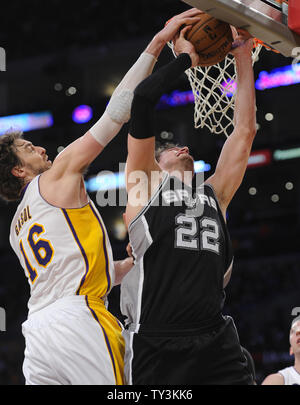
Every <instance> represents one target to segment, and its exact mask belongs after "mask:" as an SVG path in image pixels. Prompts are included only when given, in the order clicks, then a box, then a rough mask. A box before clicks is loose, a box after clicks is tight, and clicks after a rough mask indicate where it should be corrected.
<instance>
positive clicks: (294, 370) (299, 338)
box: [262, 316, 300, 385]
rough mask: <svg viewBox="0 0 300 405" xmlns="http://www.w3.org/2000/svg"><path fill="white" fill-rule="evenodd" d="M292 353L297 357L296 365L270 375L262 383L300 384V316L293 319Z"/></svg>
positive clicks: (291, 334) (291, 331)
mask: <svg viewBox="0 0 300 405" xmlns="http://www.w3.org/2000/svg"><path fill="white" fill-rule="evenodd" d="M290 355H291V356H293V355H294V357H295V362H294V365H293V366H290V367H286V368H284V369H282V370H279V371H278V372H277V373H275V374H270V375H268V376H267V377H266V378H265V379H264V381H263V382H262V385H300V316H298V317H297V318H295V319H294V320H293V321H292V325H291V329H290Z"/></svg>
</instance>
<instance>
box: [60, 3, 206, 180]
mask: <svg viewBox="0 0 300 405" xmlns="http://www.w3.org/2000/svg"><path fill="white" fill-rule="evenodd" d="M197 14H199V10H197V9H190V10H187V11H185V12H184V13H182V14H180V15H178V16H176V17H175V18H174V21H172V23H170V24H168V26H167V27H165V28H164V29H163V30H161V31H160V32H159V33H158V34H156V35H155V36H154V38H153V40H152V41H151V42H150V43H149V45H148V46H147V48H146V49H145V51H144V52H143V53H142V54H141V56H140V57H139V59H138V60H137V61H136V63H135V64H134V65H133V66H132V68H131V69H130V70H129V71H128V73H127V74H126V75H125V77H124V78H123V80H122V81H121V83H120V84H119V86H118V87H117V88H116V90H115V91H114V93H113V95H112V97H111V99H110V102H109V104H108V107H107V108H106V111H105V112H104V114H103V115H102V117H101V118H100V120H99V121H98V122H97V123H96V124H95V125H94V126H93V127H92V128H91V129H90V130H89V131H88V132H87V133H86V134H84V135H83V136H82V137H81V138H79V139H77V140H76V141H74V142H73V143H72V144H70V145H69V146H68V147H67V148H66V149H65V150H64V151H63V152H62V153H61V154H60V155H59V156H58V157H57V158H56V160H55V162H54V166H56V167H57V173H58V175H60V174H65V173H66V171H71V172H76V173H77V172H82V171H83V170H84V169H85V168H86V167H87V166H88V165H89V164H90V163H91V162H92V161H93V160H94V159H95V158H96V157H97V156H98V155H99V154H100V153H101V151H102V150H103V148H104V147H105V146H106V145H107V144H108V143H109V142H110V141H111V140H112V139H113V138H114V137H115V136H116V135H117V134H118V132H119V131H120V129H121V127H122V126H123V124H124V123H126V122H128V121H129V119H130V111H131V103H132V99H133V91H134V89H135V88H136V86H137V85H138V84H139V83H140V82H141V81H142V80H143V79H145V78H146V77H147V76H149V75H150V74H151V72H152V70H153V68H154V66H155V63H156V61H157V58H158V56H159V55H160V53H161V51H162V49H163V48H164V46H165V45H166V43H167V42H168V41H169V40H170V39H172V37H173V36H174V35H175V33H176V31H177V30H178V28H179V27H180V26H181V25H183V24H190V23H192V22H194V21H195V15H197Z"/></svg>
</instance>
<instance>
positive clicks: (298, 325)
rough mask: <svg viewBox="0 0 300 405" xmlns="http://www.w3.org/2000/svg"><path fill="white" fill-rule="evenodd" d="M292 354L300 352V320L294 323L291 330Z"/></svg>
mask: <svg viewBox="0 0 300 405" xmlns="http://www.w3.org/2000/svg"><path fill="white" fill-rule="evenodd" d="M290 344H291V354H300V320H299V321H296V322H295V323H293V325H292V327H291V330H290Z"/></svg>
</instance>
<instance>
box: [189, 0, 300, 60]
mask: <svg viewBox="0 0 300 405" xmlns="http://www.w3.org/2000/svg"><path fill="white" fill-rule="evenodd" d="M182 1H183V2H184V3H187V4H188V5H190V6H192V7H196V8H198V9H199V10H202V11H204V12H206V13H207V14H210V15H212V16H213V17H215V18H218V19H219V20H222V21H225V22H227V23H229V24H231V25H233V26H235V27H239V28H244V29H245V30H247V31H248V32H249V33H250V34H251V35H252V36H253V37H256V38H258V39H260V40H262V41H263V42H265V43H266V44H267V45H270V46H271V47H273V48H275V49H276V50H277V51H279V52H280V53H281V54H282V55H284V56H286V57H291V56H295V55H294V53H293V49H294V48H297V47H300V35H299V34H297V33H296V32H294V31H293V30H291V29H290V28H289V26H288V25H287V24H285V23H284V21H285V20H286V16H284V15H283V13H282V10H280V9H279V8H278V7H275V6H272V4H271V2H269V1H268V3H267V2H264V1H261V0H182ZM290 1H291V2H292V3H293V2H294V1H295V0H290ZM296 1H297V2H299V4H300V0H296ZM293 4H295V3H293ZM297 7H298V6H297ZM284 17H285V18H284ZM299 19H300V15H299Z"/></svg>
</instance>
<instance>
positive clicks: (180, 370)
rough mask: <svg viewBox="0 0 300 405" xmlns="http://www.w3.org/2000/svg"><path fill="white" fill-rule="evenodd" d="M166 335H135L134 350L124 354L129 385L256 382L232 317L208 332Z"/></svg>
mask: <svg viewBox="0 0 300 405" xmlns="http://www.w3.org/2000/svg"><path fill="white" fill-rule="evenodd" d="M163 335H164V336H161V335H160V336H157V335H154V334H153V333H146V332H143V333H140V332H139V333H138V334H136V333H134V334H132V336H131V339H130V341H131V347H130V351H131V353H130V354H129V353H127V356H125V372H126V373H127V378H128V379H129V381H128V383H129V384H133V385H149V384H151V385H252V384H253V378H252V376H251V375H250V373H249V369H248V367H247V366H248V365H247V359H246V357H245V355H244V353H243V351H242V348H241V345H240V342H239V337H238V334H237V331H236V328H235V325H234V322H233V320H232V318H230V317H225V320H224V322H223V324H222V326H220V327H219V328H218V329H217V330H213V331H210V332H207V333H200V334H199V330H196V329H195V330H194V331H191V330H189V334H188V335H185V333H184V331H182V333H180V335H179V334H177V336H173V334H172V333H169V335H168V334H167V333H165V332H164V333H163ZM129 363H130V364H129ZM126 370H127V371H126ZM128 372H129V374H130V375H129V377H128Z"/></svg>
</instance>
